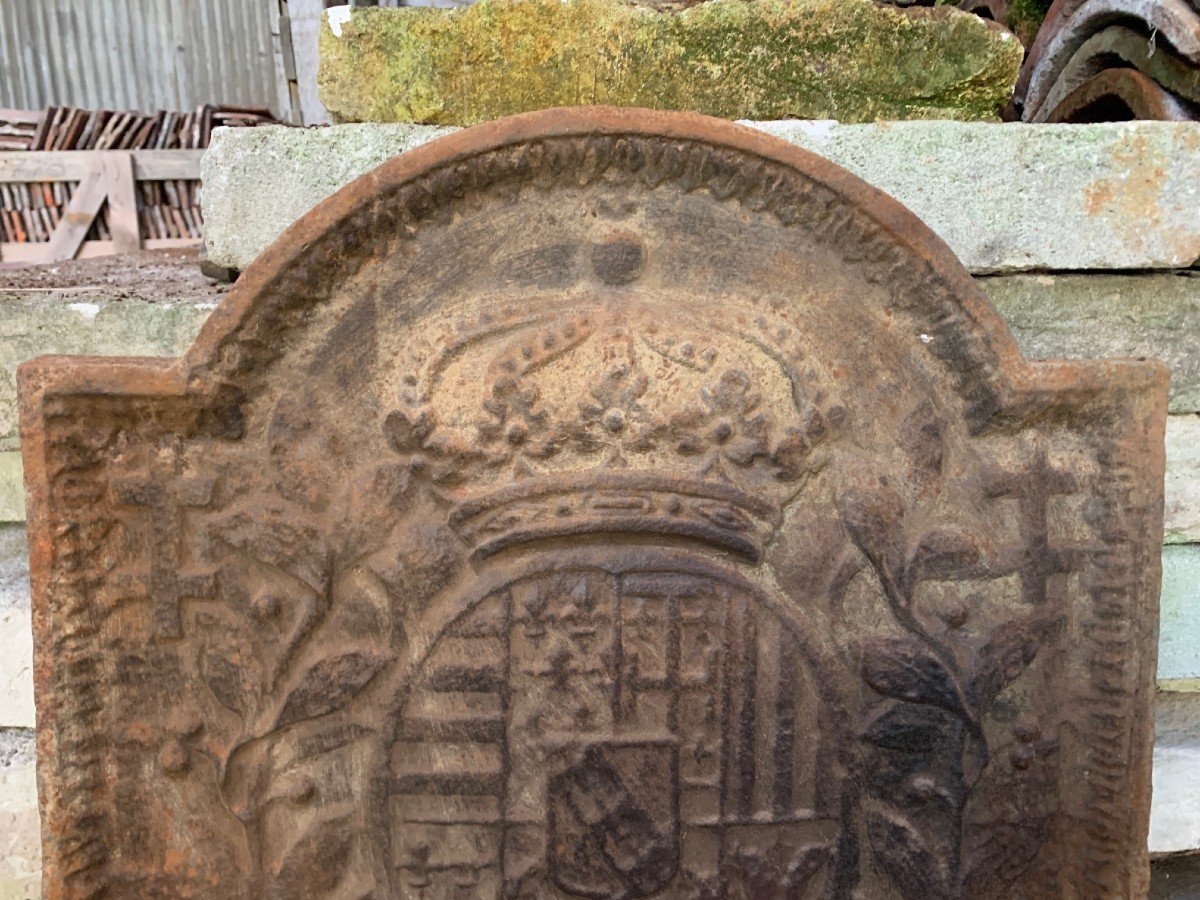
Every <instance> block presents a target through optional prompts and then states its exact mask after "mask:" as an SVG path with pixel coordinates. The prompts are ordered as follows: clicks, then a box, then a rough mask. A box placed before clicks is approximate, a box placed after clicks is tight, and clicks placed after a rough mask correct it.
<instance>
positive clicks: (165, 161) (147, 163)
mask: <svg viewBox="0 0 1200 900" xmlns="http://www.w3.org/2000/svg"><path fill="white" fill-rule="evenodd" d="M202 156H204V151H203V150H134V151H133V177H134V178H136V179H137V180H138V181H166V180H179V179H183V180H185V181H190V180H197V181H198V180H199V179H200V158H201V157H202Z"/></svg>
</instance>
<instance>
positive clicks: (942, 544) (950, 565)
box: [913, 528, 980, 575]
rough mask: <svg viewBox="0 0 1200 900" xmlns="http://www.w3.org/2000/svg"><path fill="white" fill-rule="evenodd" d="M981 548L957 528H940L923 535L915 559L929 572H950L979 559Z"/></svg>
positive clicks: (915, 552)
mask: <svg viewBox="0 0 1200 900" xmlns="http://www.w3.org/2000/svg"><path fill="white" fill-rule="evenodd" d="M979 556H980V550H979V546H978V545H977V544H976V543H975V541H974V539H973V538H972V537H971V536H970V535H968V534H964V533H963V532H962V531H960V530H959V529H957V528H939V529H934V530H932V531H927V532H925V534H923V535H921V540H920V541H919V542H918V544H917V548H916V550H915V551H914V552H913V560H914V561H915V562H917V563H919V564H920V565H921V566H922V567H923V568H925V570H926V571H927V572H929V574H933V575H937V574H948V573H951V572H953V571H954V570H955V569H956V568H960V567H963V566H970V565H973V564H974V563H977V562H978V561H979Z"/></svg>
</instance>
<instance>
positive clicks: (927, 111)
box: [318, 0, 1023, 125]
mask: <svg viewBox="0 0 1200 900" xmlns="http://www.w3.org/2000/svg"><path fill="white" fill-rule="evenodd" d="M332 25H333V27H330V25H329V24H326V26H325V27H324V28H323V29H322V32H321V36H320V55H321V65H320V71H319V73H318V83H319V87H320V92H321V100H322V102H323V103H324V105H325V108H326V109H327V110H329V113H330V115H332V116H333V117H334V118H335V119H340V120H341V121H346V122H419V123H425V124H433V125H474V124H476V123H479V122H484V121H487V120H489V119H494V118H497V117H499V116H503V115H509V114H512V113H519V112H527V111H529V110H534V109H547V108H550V107H556V106H579V105H584V104H591V103H608V104H612V105H614V106H637V107H647V108H653V109H686V110H692V111H695V112H700V113H705V114H708V115H713V116H719V117H722V118H726V119H783V118H801V119H839V120H841V121H843V122H873V121H876V120H878V119H960V120H977V119H984V120H992V121H998V120H999V112H1000V108H1001V107H1002V106H1003V105H1004V104H1005V103H1007V102H1008V99H1009V97H1010V96H1011V95H1012V89H1013V86H1014V85H1015V83H1016V80H1017V73H1018V71H1019V69H1020V67H1021V58H1022V55H1023V53H1022V50H1021V46H1020V44H1019V42H1018V41H1017V40H1016V39H1015V38H1014V36H1013V35H1012V34H1011V33H1009V32H1008V31H1006V30H1005V29H1003V28H999V27H997V26H995V25H994V24H992V23H988V22H985V21H984V20H982V19H980V18H978V17H975V16H971V15H968V14H966V13H963V12H960V11H959V10H956V9H950V8H938V9H912V10H902V9H897V8H895V7H887V6H882V5H876V4H873V3H871V2H869V0H759V2H756V3H707V4H701V5H699V6H695V7H693V8H691V9H686V10H683V11H682V12H658V11H655V10H653V9H650V8H648V7H646V6H637V5H634V4H630V3H623V2H619V0H567V2H562V0H482V2H480V3H476V4H474V5H472V6H470V7H468V8H465V9H455V10H448V9H432V8H402V9H379V8H377V9H355V10H354V11H353V14H352V15H349V16H347V15H346V14H345V11H339V14H338V17H337V18H336V19H335V20H333V22H332ZM335 29H336V30H335Z"/></svg>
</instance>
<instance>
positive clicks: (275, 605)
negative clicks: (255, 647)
mask: <svg viewBox="0 0 1200 900" xmlns="http://www.w3.org/2000/svg"><path fill="white" fill-rule="evenodd" d="M250 611H251V612H252V613H254V618H256V619H258V620H259V621H260V622H265V621H266V620H267V619H273V618H275V616H276V615H278V613H279V597H277V596H276V595H275V594H273V593H271V592H270V591H259V592H258V593H257V594H255V595H254V598H253V599H252V600H251V601H250Z"/></svg>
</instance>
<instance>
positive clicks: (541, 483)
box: [384, 310, 848, 556]
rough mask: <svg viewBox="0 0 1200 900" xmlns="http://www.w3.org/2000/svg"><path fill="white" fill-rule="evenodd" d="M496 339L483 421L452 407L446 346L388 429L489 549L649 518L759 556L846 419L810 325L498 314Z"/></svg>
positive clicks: (479, 544)
mask: <svg viewBox="0 0 1200 900" xmlns="http://www.w3.org/2000/svg"><path fill="white" fill-rule="evenodd" d="M642 315H645V313H642ZM664 329H670V330H671V331H672V334H671V335H669V336H663V335H662V334H661V332H662V331H663V330H664ZM755 330H757V331H759V332H763V333H765V332H766V331H767V323H766V321H765V320H761V319H760V320H759V322H758V323H757V325H756V326H755ZM514 332H515V333H514ZM676 333H679V334H681V335H682V336H675V335H676ZM488 339H493V340H498V341H499V342H500V345H501V346H500V350H499V352H498V353H496V355H495V356H493V357H492V358H491V362H490V363H489V364H488V365H487V366H486V369H485V370H484V373H483V378H482V381H483V397H482V398H481V400H480V402H479V412H478V413H477V414H476V415H475V416H474V417H473V419H468V417H469V416H470V412H469V411H468V410H464V409H461V408H457V407H454V406H452V407H451V408H450V409H446V410H439V404H440V403H442V402H444V401H443V399H442V397H443V395H442V393H441V384H442V383H443V382H453V383H458V381H457V380H456V379H461V378H463V377H465V376H464V374H463V373H462V372H460V371H451V370H453V369H454V368H455V366H454V361H455V356H454V354H453V353H450V352H444V353H442V354H439V355H438V357H437V362H435V364H434V365H432V366H430V367H429V370H428V371H427V373H426V374H425V375H424V377H423V378H420V379H418V378H416V377H413V376H410V377H408V379H407V382H406V383H407V386H408V390H407V391H406V393H405V396H404V397H403V403H402V405H401V407H400V408H399V409H396V410H394V411H392V412H391V413H389V414H388V416H387V419H386V422H385V426H384V427H385V431H386V433H387V434H388V437H389V440H390V442H391V444H392V446H393V448H394V449H395V450H396V451H397V452H398V453H401V454H403V455H404V456H405V457H406V458H407V459H408V460H409V461H410V465H414V466H415V467H416V469H418V470H420V471H422V472H425V473H427V474H428V475H429V477H430V479H431V481H432V482H434V483H435V484H439V485H441V486H442V488H443V489H444V490H445V495H446V496H447V497H448V498H450V499H451V500H453V502H455V503H457V504H458V507H457V509H456V510H455V512H454V513H453V514H452V516H451V521H452V523H453V524H454V525H455V527H456V528H457V529H458V530H459V533H460V534H461V535H462V536H463V538H464V539H465V540H467V541H468V543H472V544H474V545H475V547H476V550H477V551H479V550H481V549H482V551H483V552H484V553H487V552H493V551H494V550H495V549H499V548H500V547H501V546H504V545H506V544H507V543H509V542H511V541H512V540H515V539H517V534H518V533H523V532H524V531H525V530H527V529H528V528H533V527H537V528H547V529H551V530H553V531H556V532H558V533H567V532H569V531H576V532H577V531H583V530H605V529H608V530H618V528H621V529H626V530H628V529H629V528H630V526H631V522H632V520H633V518H634V517H635V515H636V517H637V518H639V519H640V520H641V521H643V523H644V524H643V526H642V527H641V528H640V529H639V528H634V530H651V531H653V530H656V529H659V528H660V527H663V528H666V529H667V530H668V531H670V530H671V529H672V528H674V529H677V530H678V532H679V533H694V534H697V535H700V534H701V533H703V535H704V536H706V537H709V538H710V539H713V540H716V541H717V542H718V543H725V544H727V545H728V546H730V547H731V548H733V549H735V550H738V551H739V552H743V553H746V554H748V555H750V556H756V555H757V554H758V553H759V552H760V551H761V547H762V544H763V542H764V541H765V540H766V539H767V538H768V537H769V534H770V531H771V530H772V529H773V528H774V527H775V525H776V524H777V522H778V517H779V514H780V512H781V510H782V509H783V507H784V506H786V505H787V503H788V502H789V501H790V498H791V497H793V496H795V494H796V493H797V491H798V490H799V488H800V486H801V484H802V483H803V481H804V479H805V477H806V476H807V475H810V474H812V473H813V472H816V471H818V470H819V469H820V468H821V467H822V466H823V465H824V464H825V461H826V455H825V452H824V451H825V447H826V445H827V442H828V440H829V438H830V437H831V435H832V434H834V433H836V432H837V431H839V430H841V429H843V428H844V427H845V426H846V423H847V418H848V414H847V412H846V409H845V407H843V406H842V405H840V404H838V403H837V402H836V401H833V400H832V399H831V398H830V396H829V392H828V389H827V388H826V387H825V386H824V384H823V381H824V379H823V378H822V377H821V376H819V375H818V374H817V372H816V371H815V369H814V368H813V367H812V366H811V365H808V366H804V367H801V365H800V362H801V360H800V358H799V357H798V356H797V357H796V358H794V359H788V358H787V357H786V355H785V354H787V353H795V352H796V351H795V349H794V347H795V346H796V345H798V344H799V338H798V337H797V336H794V335H792V334H791V333H790V332H789V331H787V330H786V329H780V328H778V327H777V328H776V330H775V332H774V334H772V335H771V337H770V338H767V337H765V336H760V335H757V334H753V333H749V334H738V333H736V332H735V333H733V334H729V333H727V332H726V333H720V337H719V339H714V338H712V337H708V338H706V337H704V336H702V335H701V334H700V333H692V332H690V331H689V329H687V328H684V327H679V326H675V325H673V324H667V325H664V324H662V323H658V322H654V321H646V320H645V319H643V318H641V317H640V316H639V315H638V314H637V313H636V312H634V313H627V312H622V313H617V312H615V311H604V310H601V311H596V312H592V313H590V314H589V315H586V316H576V317H571V318H568V319H567V321H566V322H565V324H561V325H546V324H540V323H538V322H525V323H521V324H518V325H516V326H513V325H511V324H510V323H508V322H489V323H486V325H485V327H484V328H482V329H480V330H479V331H478V332H475V333H472V334H471V337H470V339H469V340H470V341H480V342H482V341H486V340H488ZM767 340H774V341H776V342H778V344H779V345H782V346H780V347H778V348H777V347H772V346H770V345H768V344H767V343H766V341H767ZM464 343H466V341H464ZM789 344H791V345H792V347H789V346H788V345H789ZM783 348H787V349H786V350H785V349H783ZM453 349H454V353H457V352H459V351H460V347H459V346H455V347H454V348H453ZM447 360H449V362H448V363H446V362H445V361H447ZM439 363H440V364H439ZM651 371H653V377H651V376H650V374H649V373H650V372H651ZM764 395H769V402H768V400H767V399H766V397H765V396H764ZM781 420H782V421H781ZM465 421H470V424H469V425H466V424H464V423H465ZM442 423H446V424H442ZM589 490H590V492H591V493H590V495H589V497H587V498H585V499H584V501H583V504H582V506H580V505H579V504H578V502H577V501H578V496H577V495H578V494H579V492H580V491H584V492H585V493H586V492H588V491H589ZM573 503H574V505H572V504H573ZM618 520H619V521H618ZM606 521H607V523H608V524H607V525H606V524H605V522H606ZM535 523H537V524H535ZM551 523H555V524H551Z"/></svg>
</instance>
